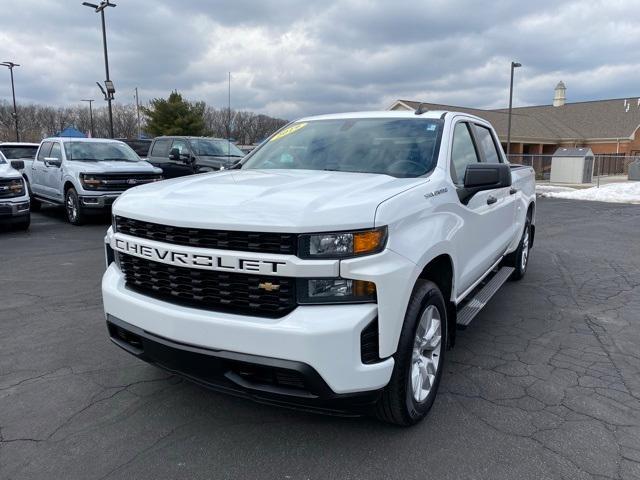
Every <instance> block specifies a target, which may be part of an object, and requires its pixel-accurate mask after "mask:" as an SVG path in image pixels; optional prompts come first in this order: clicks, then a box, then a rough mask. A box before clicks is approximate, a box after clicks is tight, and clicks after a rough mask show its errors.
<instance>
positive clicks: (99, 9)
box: [82, 0, 116, 138]
mask: <svg viewBox="0 0 640 480" xmlns="http://www.w3.org/2000/svg"><path fill="white" fill-rule="evenodd" d="M82 5H84V6H85V7H90V8H93V9H94V10H95V11H96V13H99V14H100V18H101V20H102V46H103V47H104V71H105V74H106V77H107V78H106V80H105V82H104V84H105V86H106V87H107V93H106V94H105V100H106V101H107V104H108V109H109V135H110V137H111V138H113V110H112V109H111V100H113V94H114V93H116V90H115V88H114V87H113V82H112V81H111V79H110V78H109V55H108V53H107V31H106V27H105V23H104V9H105V8H107V7H115V6H116V4H115V3H111V2H109V0H104V1H102V2H100V4H99V5H96V4H94V3H89V2H82Z"/></svg>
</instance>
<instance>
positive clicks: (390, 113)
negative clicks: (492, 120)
mask: <svg viewBox="0 0 640 480" xmlns="http://www.w3.org/2000/svg"><path fill="white" fill-rule="evenodd" d="M446 113H459V114H461V115H464V116H466V117H471V118H475V119H477V120H479V121H482V122H486V120H483V119H482V118H480V117H476V116H475V115H471V114H469V113H465V112H457V111H452V110H429V111H426V112H424V113H422V114H420V115H416V114H415V112H413V111H408V110H381V111H365V112H347V113H333V114H328V115H313V116H309V117H303V118H301V119H299V120H297V121H298V122H307V121H312V120H344V119H350V118H354V119H355V118H431V119H436V118H442V116H443V115H444V114H446Z"/></svg>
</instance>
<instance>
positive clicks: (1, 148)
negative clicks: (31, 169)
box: [0, 142, 40, 160]
mask: <svg viewBox="0 0 640 480" xmlns="http://www.w3.org/2000/svg"><path fill="white" fill-rule="evenodd" d="M39 146H40V144H39V143H27V142H2V143H0V152H2V153H3V154H4V156H5V158H6V159H7V160H20V159H24V158H31V159H34V158H36V152H37V151H38V147H39Z"/></svg>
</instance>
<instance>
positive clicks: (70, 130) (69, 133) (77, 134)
mask: <svg viewBox="0 0 640 480" xmlns="http://www.w3.org/2000/svg"><path fill="white" fill-rule="evenodd" d="M56 137H72V138H87V136H86V135H85V134H84V133H82V132H81V131H80V130H78V129H77V128H74V127H67V128H65V129H64V130H62V131H61V132H58V133H57V134H56Z"/></svg>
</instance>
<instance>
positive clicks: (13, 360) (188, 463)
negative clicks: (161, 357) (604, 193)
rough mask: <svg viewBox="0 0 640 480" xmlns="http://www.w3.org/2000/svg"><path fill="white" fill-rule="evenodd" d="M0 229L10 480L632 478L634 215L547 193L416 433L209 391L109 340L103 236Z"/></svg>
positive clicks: (54, 224) (0, 385) (48, 222)
mask: <svg viewBox="0 0 640 480" xmlns="http://www.w3.org/2000/svg"><path fill="white" fill-rule="evenodd" d="M107 225H108V221H107V220H104V219H97V220H96V221H95V222H92V224H91V225H88V226H85V227H73V226H70V225H68V224H66V223H64V222H63V220H62V212H61V211H59V210H57V209H44V210H43V212H42V213H40V214H34V215H33V224H32V228H31V231H30V232H29V233H27V234H24V233H18V232H0V279H1V280H0V478H2V479H16V480H17V479H41V478H42V479H45V478H46V479H50V478H56V477H57V478H65V479H75V478H78V479H89V478H91V479H94V478H95V479H105V478H109V479H118V478H136V479H147V478H148V479H163V478H194V479H197V478H203V479H204V478H229V479H230V478H282V479H317V478H322V479H325V478H336V479H346V478H349V479H355V478H403V479H412V478H416V479H418V478H419V479H423V478H426V477H437V478H441V479H459V478H469V479H483V478H487V479H502V478H504V479H513V478H518V479H527V478H531V479H558V478H564V479H588V478H598V479H628V478H629V479H630V478H640V348H639V347H638V346H639V345H640V241H638V240H639V239H640V209H639V208H638V206H633V205H615V204H601V203H594V202H575V201H568V200H565V201H563V200H552V199H540V200H539V207H538V218H537V232H536V245H535V248H534V250H533V252H532V257H531V264H530V266H529V272H528V273H527V276H526V277H525V278H524V280H522V281H521V282H516V283H508V284H507V285H505V287H503V289H501V291H500V292H499V293H498V294H497V295H496V296H495V297H494V298H493V300H492V301H491V302H490V303H489V305H488V306H487V307H486V308H485V310H484V311H483V312H481V313H480V314H479V315H478V317H476V319H475V320H474V321H473V322H472V324H471V326H470V327H469V328H467V329H466V330H464V331H459V332H458V338H457V345H456V347H455V349H454V350H453V351H451V352H450V355H449V356H448V358H447V363H446V372H445V376H444V378H443V381H442V384H441V387H440V392H439V395H438V398H437V399H436V402H435V404H434V407H433V410H432V412H431V414H430V415H429V416H428V417H427V419H426V420H425V421H424V422H423V423H421V424H420V425H418V426H416V427H414V428H410V429H400V428H396V427H391V426H387V425H384V424H380V423H378V422H377V421H375V420H372V419H368V418H356V419H344V418H334V417H326V416H320V415H313V414H306V413H300V412H296V411H290V410H284V409H279V408H275V407H269V406H264V405H260V404H255V403H251V402H249V401H246V400H240V399H236V398H233V397H228V396H224V395H220V394H216V393H213V392H210V391H207V390H205V389H203V388H201V387H199V386H196V385H193V384H191V383H189V382H187V381H184V380H182V379H180V378H177V377H174V376H171V375H168V374H167V373H165V372H163V371H161V370H159V369H157V368H155V367H152V366H149V365H146V364H144V363H142V362H140V361H139V360H137V359H135V358H134V357H131V356H130V355H128V354H126V353H124V352H122V351H121V350H120V349H118V348H117V347H115V346H114V345H112V344H111V342H110V341H109V340H108V337H107V334H106V328H105V324H104V318H103V314H102V308H101V299H100V277H101V274H102V272H103V270H104V260H103V250H102V236H103V234H104V231H105V230H106V228H107Z"/></svg>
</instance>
